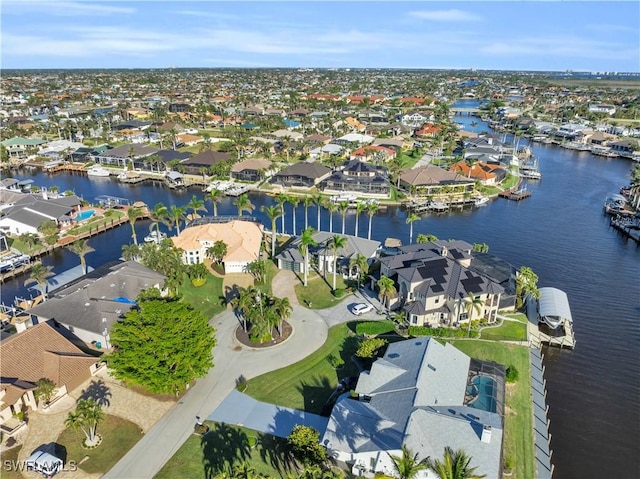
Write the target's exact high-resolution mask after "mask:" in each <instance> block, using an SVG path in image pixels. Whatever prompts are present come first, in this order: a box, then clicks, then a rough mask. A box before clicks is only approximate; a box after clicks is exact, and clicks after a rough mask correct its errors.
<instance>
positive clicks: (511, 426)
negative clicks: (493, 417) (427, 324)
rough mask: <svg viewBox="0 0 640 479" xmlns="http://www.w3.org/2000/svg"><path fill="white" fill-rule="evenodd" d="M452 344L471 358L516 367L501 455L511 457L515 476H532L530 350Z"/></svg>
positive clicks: (464, 342) (480, 343)
mask: <svg viewBox="0 0 640 479" xmlns="http://www.w3.org/2000/svg"><path fill="white" fill-rule="evenodd" d="M483 336H484V334H483ZM451 343H452V344H453V345H454V346H455V347H457V348H458V349H460V350H461V351H463V352H464V353H465V354H467V355H469V356H471V357H472V358H477V359H482V360H485V361H495V362H497V363H500V364H504V365H505V366H509V365H513V366H515V367H516V369H517V370H518V373H519V379H518V381H517V382H515V383H511V384H507V386H506V398H505V403H506V404H505V427H504V439H503V444H504V457H512V458H513V459H514V463H515V466H514V470H513V476H512V477H513V478H514V479H527V478H530V477H534V476H535V473H534V465H533V461H534V449H533V423H532V415H533V411H532V409H531V396H530V391H531V376H530V370H529V349H528V348H527V347H525V346H516V345H513V344H502V343H496V342H485V341H473V340H458V341H451Z"/></svg>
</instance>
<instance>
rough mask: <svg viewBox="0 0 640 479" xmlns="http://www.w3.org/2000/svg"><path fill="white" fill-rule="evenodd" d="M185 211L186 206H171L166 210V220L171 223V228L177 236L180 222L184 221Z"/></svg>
mask: <svg viewBox="0 0 640 479" xmlns="http://www.w3.org/2000/svg"><path fill="white" fill-rule="evenodd" d="M194 198H195V196H194ZM186 210H187V207H186V206H176V205H171V207H170V208H169V209H168V210H167V219H168V220H169V221H170V222H171V223H173V226H174V227H175V229H176V233H177V234H180V222H181V221H182V220H183V219H185V212H186Z"/></svg>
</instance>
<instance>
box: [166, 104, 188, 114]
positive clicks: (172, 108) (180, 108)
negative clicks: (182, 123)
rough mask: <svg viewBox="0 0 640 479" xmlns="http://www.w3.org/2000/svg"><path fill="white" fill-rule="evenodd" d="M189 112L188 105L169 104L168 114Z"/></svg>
mask: <svg viewBox="0 0 640 479" xmlns="http://www.w3.org/2000/svg"><path fill="white" fill-rule="evenodd" d="M189 110H191V105H189V104H188V103H178V102H176V103H170V104H169V112H170V113H186V112H188V111H189Z"/></svg>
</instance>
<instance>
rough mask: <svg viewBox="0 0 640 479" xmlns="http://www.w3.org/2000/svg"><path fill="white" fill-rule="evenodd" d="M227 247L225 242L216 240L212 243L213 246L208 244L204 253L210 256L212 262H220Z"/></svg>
mask: <svg viewBox="0 0 640 479" xmlns="http://www.w3.org/2000/svg"><path fill="white" fill-rule="evenodd" d="M227 249H228V247H227V243H225V242H224V241H222V240H218V241H216V242H215V243H213V246H209V247H208V248H207V250H206V251H205V253H204V254H205V255H206V256H207V257H209V258H211V261H213V262H214V263H216V264H220V263H222V261H223V260H224V257H225V256H226V255H227Z"/></svg>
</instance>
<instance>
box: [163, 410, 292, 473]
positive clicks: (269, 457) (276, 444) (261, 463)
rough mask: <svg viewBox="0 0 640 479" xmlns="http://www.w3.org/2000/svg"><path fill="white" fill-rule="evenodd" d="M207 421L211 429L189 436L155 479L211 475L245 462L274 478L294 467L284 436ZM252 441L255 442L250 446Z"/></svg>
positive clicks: (256, 470)
mask: <svg viewBox="0 0 640 479" xmlns="http://www.w3.org/2000/svg"><path fill="white" fill-rule="evenodd" d="M207 424H208V425H209V427H210V428H211V429H210V431H209V433H208V434H206V435H204V436H197V435H193V436H191V437H190V438H189V439H187V442H185V443H184V444H183V445H182V447H181V448H180V449H178V452H176V453H175V454H174V455H173V457H172V458H171V459H169V462H167V463H166V464H165V465H164V467H163V468H162V469H161V470H160V472H158V474H156V476H155V477H156V479H165V478H166V479H173V478H176V477H189V478H191V479H197V478H203V479H204V478H211V477H216V475H217V474H220V473H222V472H224V471H229V469H233V468H234V467H238V466H241V465H243V464H247V465H248V466H250V467H251V468H253V469H254V470H255V472H257V473H262V474H264V475H266V476H267V477H273V478H277V477H281V476H282V475H284V474H285V473H286V472H288V471H291V467H292V462H291V459H290V453H289V447H288V446H287V441H286V440H285V439H281V438H278V437H274V436H270V435H268V434H262V433H258V432H256V431H252V430H251V429H247V428H243V427H236V426H229V425H227V424H221V423H212V422H207ZM250 438H255V439H251V440H250ZM251 443H255V446H254V447H251ZM243 477H244V476H243ZM247 477H248V476H247Z"/></svg>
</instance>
